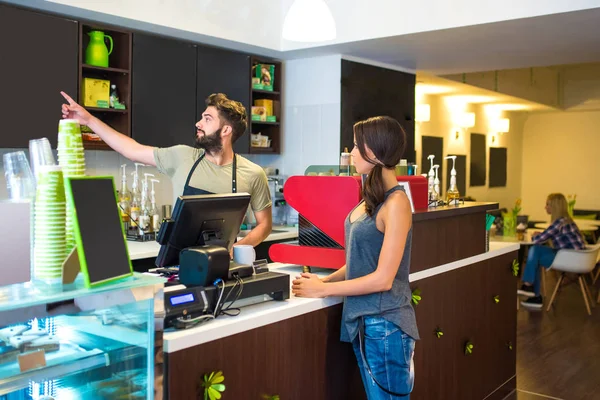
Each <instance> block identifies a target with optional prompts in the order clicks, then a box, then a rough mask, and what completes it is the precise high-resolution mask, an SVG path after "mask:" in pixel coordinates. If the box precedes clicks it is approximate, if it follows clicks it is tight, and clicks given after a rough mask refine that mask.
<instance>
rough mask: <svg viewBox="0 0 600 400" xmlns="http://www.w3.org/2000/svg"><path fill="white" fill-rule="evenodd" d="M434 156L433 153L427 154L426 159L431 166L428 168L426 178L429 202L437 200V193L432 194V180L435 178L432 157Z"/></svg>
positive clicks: (433, 191)
mask: <svg viewBox="0 0 600 400" xmlns="http://www.w3.org/2000/svg"><path fill="white" fill-rule="evenodd" d="M434 158H435V156H434V155H433V154H430V155H428V156H427V159H428V160H429V162H430V163H431V168H430V169H429V174H428V180H427V192H428V197H429V202H432V201H436V200H437V195H435V196H434V193H435V190H434V187H433V184H434V180H435V171H434V169H433V159H434Z"/></svg>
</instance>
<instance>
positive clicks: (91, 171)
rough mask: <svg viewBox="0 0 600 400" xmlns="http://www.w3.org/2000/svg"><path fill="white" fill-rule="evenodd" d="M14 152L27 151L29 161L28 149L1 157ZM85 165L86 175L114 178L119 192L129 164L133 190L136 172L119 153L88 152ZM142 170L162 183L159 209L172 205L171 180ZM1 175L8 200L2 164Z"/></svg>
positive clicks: (1, 195) (1, 192) (1, 193)
mask: <svg viewBox="0 0 600 400" xmlns="http://www.w3.org/2000/svg"><path fill="white" fill-rule="evenodd" d="M13 151H25V155H26V156H27V159H29V151H28V150H27V149H6V148H4V149H0V157H3V155H4V154H6V153H10V152H13ZM54 153H55V154H54V157H55V159H56V151H55V152H54ZM85 163H86V175H94V176H99V175H110V176H113V178H114V181H115V185H116V188H117V190H119V189H120V187H121V172H120V166H121V165H122V164H127V175H129V176H128V180H127V185H128V187H129V189H131V183H132V181H133V177H132V176H131V175H130V174H131V172H133V170H134V166H133V163H132V162H131V161H129V160H127V159H126V158H124V157H122V156H121V155H119V154H118V153H116V152H114V151H98V150H96V151H86V152H85ZM142 169H143V172H146V173H150V174H154V175H155V179H158V180H159V181H160V183H158V184H157V186H156V204H157V205H158V206H159V208H160V207H161V206H162V205H163V204H171V203H172V202H173V195H172V193H173V187H172V185H171V182H170V180H169V178H168V177H167V176H165V175H162V174H161V173H160V172H158V170H157V169H156V168H153V167H144V168H142ZM0 174H1V176H2V178H0V200H3V199H8V190H7V188H6V180H5V179H4V169H3V165H2V164H0Z"/></svg>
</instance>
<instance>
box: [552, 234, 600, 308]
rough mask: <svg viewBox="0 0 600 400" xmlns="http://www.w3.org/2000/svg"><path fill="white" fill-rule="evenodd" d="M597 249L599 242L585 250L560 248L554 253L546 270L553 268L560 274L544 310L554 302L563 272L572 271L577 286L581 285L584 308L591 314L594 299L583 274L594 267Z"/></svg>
mask: <svg viewBox="0 0 600 400" xmlns="http://www.w3.org/2000/svg"><path fill="white" fill-rule="evenodd" d="M599 251H600V244H596V245H594V246H590V247H587V248H586V249H585V250H568V249H561V250H559V251H558V252H557V253H556V257H555V258H554V262H553V263H552V265H551V266H550V268H548V270H551V269H553V270H555V271H558V272H559V273H560V276H559V277H558V282H557V283H556V287H555V288H554V292H553V293H552V297H551V298H550V302H549V303H548V307H547V308H546V311H550V307H552V303H553V302H554V298H555V297H556V293H557V292H558V289H559V288H560V284H561V283H562V281H563V278H564V277H565V274H566V273H572V274H577V275H578V280H579V286H580V287H581V293H582V294H583V300H584V302H585V308H586V309H587V312H588V314H589V315H592V311H591V309H590V301H591V302H592V305H593V304H594V300H593V298H592V293H591V292H590V288H589V287H588V285H587V283H586V282H585V279H584V278H583V276H584V275H585V274H589V273H590V272H592V271H593V269H594V267H595V266H596V260H597V259H598V252H599ZM588 297H589V300H588Z"/></svg>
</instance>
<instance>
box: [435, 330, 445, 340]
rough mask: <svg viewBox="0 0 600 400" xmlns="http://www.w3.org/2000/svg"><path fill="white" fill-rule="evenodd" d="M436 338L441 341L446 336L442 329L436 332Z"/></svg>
mask: <svg viewBox="0 0 600 400" xmlns="http://www.w3.org/2000/svg"><path fill="white" fill-rule="evenodd" d="M435 336H437V338H438V339H440V338H441V337H442V336H444V332H442V330H441V329H440V328H437V329H436V330H435Z"/></svg>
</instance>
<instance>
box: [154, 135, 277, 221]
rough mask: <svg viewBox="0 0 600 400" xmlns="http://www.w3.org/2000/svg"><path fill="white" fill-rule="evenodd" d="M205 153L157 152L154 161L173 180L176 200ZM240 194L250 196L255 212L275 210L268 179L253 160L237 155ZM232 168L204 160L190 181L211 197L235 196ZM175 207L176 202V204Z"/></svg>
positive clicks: (188, 150) (169, 149)
mask: <svg viewBox="0 0 600 400" xmlns="http://www.w3.org/2000/svg"><path fill="white" fill-rule="evenodd" d="M202 154H204V150H199V149H195V148H193V147H190V146H184V145H178V146H172V147H165V148H155V149H154V161H155V162H156V167H157V168H158V170H159V171H160V172H161V173H163V174H165V175H167V176H168V177H169V178H171V181H172V182H173V194H174V197H175V200H176V199H177V197H179V196H181V195H182V194H183V187H184V186H185V181H186V179H187V176H188V174H189V173H190V170H191V169H192V167H193V166H194V162H195V161H196V160H197V159H198V157H200V156H201V155H202ZM236 157H237V170H236V177H237V191H238V193H242V192H246V193H250V196H251V199H250V206H251V208H252V210H253V211H255V212H256V211H262V210H264V209H266V208H268V207H270V206H271V194H270V192H269V184H268V182H267V175H266V174H265V172H264V171H263V169H262V168H261V167H260V166H259V165H256V164H254V163H253V162H251V161H250V160H248V159H246V158H244V157H242V156H240V155H238V154H236ZM231 175H232V164H231V163H230V164H227V165H216V164H213V163H212V162H210V161H209V160H207V159H206V158H204V159H203V160H202V161H200V163H199V164H198V166H197V167H196V170H195V171H194V175H192V178H191V179H190V186H192V187H195V188H198V189H203V190H206V191H207V192H210V193H231ZM173 204H175V201H173Z"/></svg>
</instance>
